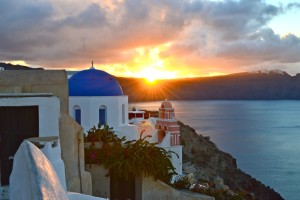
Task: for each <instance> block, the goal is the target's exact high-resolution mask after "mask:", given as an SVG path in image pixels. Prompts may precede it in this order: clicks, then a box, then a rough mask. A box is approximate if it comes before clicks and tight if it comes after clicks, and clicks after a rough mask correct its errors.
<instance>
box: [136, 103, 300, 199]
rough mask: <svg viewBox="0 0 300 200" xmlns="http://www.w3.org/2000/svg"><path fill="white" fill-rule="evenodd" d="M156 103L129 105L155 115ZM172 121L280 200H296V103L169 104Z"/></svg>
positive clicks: (299, 125)
mask: <svg viewBox="0 0 300 200" xmlns="http://www.w3.org/2000/svg"><path fill="white" fill-rule="evenodd" d="M160 103H161V102H147V103H132V104H131V105H130V106H135V107H136V108H141V109H148V110H158V108H159V106H160ZM172 104H173V107H174V108H175V112H176V118H177V119H179V120H181V121H182V122H184V123H185V124H188V125H190V126H191V127H193V128H194V129H196V130H197V132H198V133H200V134H202V135H207V136H210V137H211V140H212V141H213V142H215V143H216V144H217V146H218V147H219V148H220V149H222V150H223V151H226V152H228V153H230V154H231V155H233V156H234V157H235V158H237V164H238V167H239V168H241V169H242V170H244V171H246V172H247V173H249V174H251V175H252V176H253V177H255V178H257V179H259V180H260V181H262V182H263V183H265V184H266V185H269V186H270V187H272V188H274V189H275V190H276V191H278V192H279V193H280V194H281V195H282V196H283V197H284V198H285V199H288V200H298V199H300V193H299V190H300V145H299V142H300V101H174V102H172Z"/></svg>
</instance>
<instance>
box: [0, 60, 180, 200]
mask: <svg viewBox="0 0 300 200" xmlns="http://www.w3.org/2000/svg"><path fill="white" fill-rule="evenodd" d="M159 113H160V115H159V116H160V117H159V119H155V118H149V119H148V120H143V121H142V120H141V119H140V120H139V122H140V123H138V124H129V120H128V97H127V96H126V95H124V94H123V92H122V88H121V87H120V85H119V84H118V82H117V81H116V80H115V78H114V77H113V76H111V75H110V74H108V73H106V72H104V71H101V70H97V69H95V68H94V67H93V66H92V67H91V68H90V69H87V70H83V71H80V72H78V73H76V74H74V75H73V76H72V77H71V78H70V79H69V80H67V74H66V72H65V71H62V70H51V71H50V70H38V71H31V70H26V71H23V70H19V71H14V70H11V71H5V70H2V71H1V72H0V143H1V145H0V148H1V155H0V156H1V157H0V161H1V162H0V164H1V173H0V177H1V183H0V188H1V189H0V193H1V191H6V186H7V185H8V184H9V175H10V172H11V169H12V164H13V158H14V153H15V152H16V151H17V149H18V147H19V145H20V144H21V142H22V141H23V140H24V139H27V138H33V139H31V141H33V142H34V143H35V144H38V145H41V147H40V148H41V149H42V150H43V148H45V146H47V147H49V148H48V149H47V150H44V153H45V155H46V156H47V154H48V159H49V160H50V162H52V164H53V166H54V168H55V165H56V166H57V164H55V162H56V160H61V159H62V160H63V165H64V167H62V165H61V163H60V164H59V167H57V169H56V172H57V174H60V179H61V182H62V185H63V186H64V187H65V189H66V190H68V191H73V192H79V193H85V194H92V178H93V177H91V175H90V173H89V172H87V171H85V163H84V147H83V133H86V132H87V131H88V130H89V129H90V128H92V126H97V124H98V123H99V124H108V125H109V126H110V127H113V129H114V131H115V132H116V134H118V135H119V136H126V138H127V139H129V140H131V139H138V138H139V137H140V133H141V132H142V131H144V134H146V135H151V136H152V137H150V138H149V140H150V141H151V142H156V143H158V146H160V147H163V148H165V149H168V150H172V151H174V152H176V153H177V154H178V155H179V158H178V157H177V156H173V157H172V163H173V165H174V166H175V168H176V171H177V173H178V174H182V146H181V145H180V142H179V141H180V132H179V126H178V125H176V124H177V123H176V120H175V114H174V109H173V108H172V105H171V103H170V102H169V101H167V100H166V101H163V102H162V104H161V107H160V112H159ZM37 137H39V138H37ZM57 143H58V144H60V145H57ZM57 152H59V153H57ZM60 152H61V154H60ZM53 155H56V157H57V158H53ZM51 156H52V157H51ZM60 156H61V158H60ZM50 157H51V159H50ZM51 160H52V161H51ZM63 168H64V169H63ZM4 195H5V194H4ZM3 198H5V197H2V199H3ZM0 199H1V196H0Z"/></svg>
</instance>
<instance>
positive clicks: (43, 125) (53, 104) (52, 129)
mask: <svg viewBox="0 0 300 200" xmlns="http://www.w3.org/2000/svg"><path fill="white" fill-rule="evenodd" d="M0 106H38V107H39V136H40V137H46V136H59V117H60V101H59V99H58V97H55V96H50V97H48V96H47V97H38V96H36V97H22V96H20V97H2V98H0Z"/></svg>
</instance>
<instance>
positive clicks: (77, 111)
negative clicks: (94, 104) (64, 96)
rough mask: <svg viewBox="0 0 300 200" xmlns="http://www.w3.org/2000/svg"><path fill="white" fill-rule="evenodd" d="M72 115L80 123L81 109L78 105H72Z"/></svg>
mask: <svg viewBox="0 0 300 200" xmlns="http://www.w3.org/2000/svg"><path fill="white" fill-rule="evenodd" d="M74 117H75V121H76V122H77V123H78V124H80V125H81V109H80V107H79V106H77V105H76V106H74Z"/></svg>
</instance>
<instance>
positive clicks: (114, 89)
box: [68, 64, 182, 175]
mask: <svg viewBox="0 0 300 200" xmlns="http://www.w3.org/2000/svg"><path fill="white" fill-rule="evenodd" d="M68 84H69V112H70V116H72V117H73V118H74V119H75V120H76V121H77V123H79V124H80V125H81V126H82V127H83V129H84V131H85V132H87V131H88V130H89V129H90V128H92V127H93V126H97V125H98V124H101V125H104V124H107V125H109V126H110V127H113V130H114V131H115V132H116V134H118V136H126V139H128V140H133V139H138V138H139V137H140V133H141V132H142V131H143V134H145V135H150V136H151V137H150V138H149V139H148V140H150V142H153V143H159V144H158V146H160V147H163V148H165V149H167V150H171V151H174V152H176V153H177V154H178V155H179V158H178V157H177V156H176V155H174V156H173V157H172V163H173V165H174V167H175V168H176V172H177V174H179V175H181V174H182V146H181V145H180V136H179V135H180V132H179V125H177V120H176V119H175V112H174V108H172V104H171V102H169V101H167V100H166V101H164V102H162V104H161V108H159V113H160V115H159V118H158V119H156V118H149V119H147V120H144V121H142V123H138V124H129V120H128V116H129V115H128V96H126V95H124V94H123V91H122V88H121V86H120V85H119V83H118V81H117V80H116V79H115V78H114V77H113V76H112V75H110V74H108V73H106V72H104V71H102V70H98V69H95V68H94V66H93V64H92V67H91V68H90V69H87V70H83V71H80V72H77V73H75V74H74V75H73V76H71V77H70V78H69V80H68ZM158 123H159V124H158ZM161 124H163V127H162V126H161Z"/></svg>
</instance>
